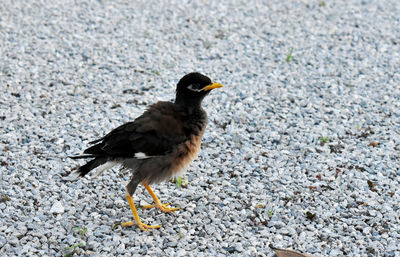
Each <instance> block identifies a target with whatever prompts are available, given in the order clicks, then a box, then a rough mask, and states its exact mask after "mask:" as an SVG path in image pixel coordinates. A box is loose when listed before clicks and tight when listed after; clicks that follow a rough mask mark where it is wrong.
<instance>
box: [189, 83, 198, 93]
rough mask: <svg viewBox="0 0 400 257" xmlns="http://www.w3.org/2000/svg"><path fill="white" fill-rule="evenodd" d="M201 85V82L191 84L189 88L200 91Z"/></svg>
mask: <svg viewBox="0 0 400 257" xmlns="http://www.w3.org/2000/svg"><path fill="white" fill-rule="evenodd" d="M199 87H200V85H199V84H190V85H189V86H188V87H187V88H188V89H189V90H192V91H195V92H199V91H200V90H199Z"/></svg>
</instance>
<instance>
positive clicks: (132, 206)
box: [121, 192, 161, 231]
mask: <svg viewBox="0 0 400 257" xmlns="http://www.w3.org/2000/svg"><path fill="white" fill-rule="evenodd" d="M126 198H127V199H128V203H129V206H130V207H131V211H132V214H133V218H134V219H135V220H134V221H129V222H123V223H121V225H122V226H123V227H128V226H133V225H138V226H139V228H141V229H142V230H145V231H148V229H152V228H160V227H161V226H160V225H156V226H150V225H147V224H144V223H143V222H141V221H140V218H139V215H138V213H137V210H136V207H135V204H134V202H133V198H132V196H131V195H130V194H129V193H128V192H126Z"/></svg>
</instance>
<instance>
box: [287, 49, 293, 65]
mask: <svg viewBox="0 0 400 257" xmlns="http://www.w3.org/2000/svg"><path fill="white" fill-rule="evenodd" d="M292 55H293V47H291V48H290V52H289V53H288V55H287V56H286V62H287V63H289V62H290V61H291V60H292Z"/></svg>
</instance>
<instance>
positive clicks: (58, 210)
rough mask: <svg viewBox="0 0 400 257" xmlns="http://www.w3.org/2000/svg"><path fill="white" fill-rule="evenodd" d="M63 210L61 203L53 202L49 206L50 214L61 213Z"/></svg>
mask: <svg viewBox="0 0 400 257" xmlns="http://www.w3.org/2000/svg"><path fill="white" fill-rule="evenodd" d="M64 210H65V209H64V206H63V205H62V203H61V202H60V201H55V202H54V203H53V205H52V206H51V209H50V213H63V212H64Z"/></svg>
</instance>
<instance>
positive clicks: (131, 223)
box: [121, 221, 161, 231]
mask: <svg viewBox="0 0 400 257" xmlns="http://www.w3.org/2000/svg"><path fill="white" fill-rule="evenodd" d="M135 225H137V226H138V227H139V228H140V229H141V230H144V231H149V229H155V228H161V225H155V226H151V225H147V224H144V223H143V222H137V221H128V222H122V223H121V226H123V227H131V226H135Z"/></svg>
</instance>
